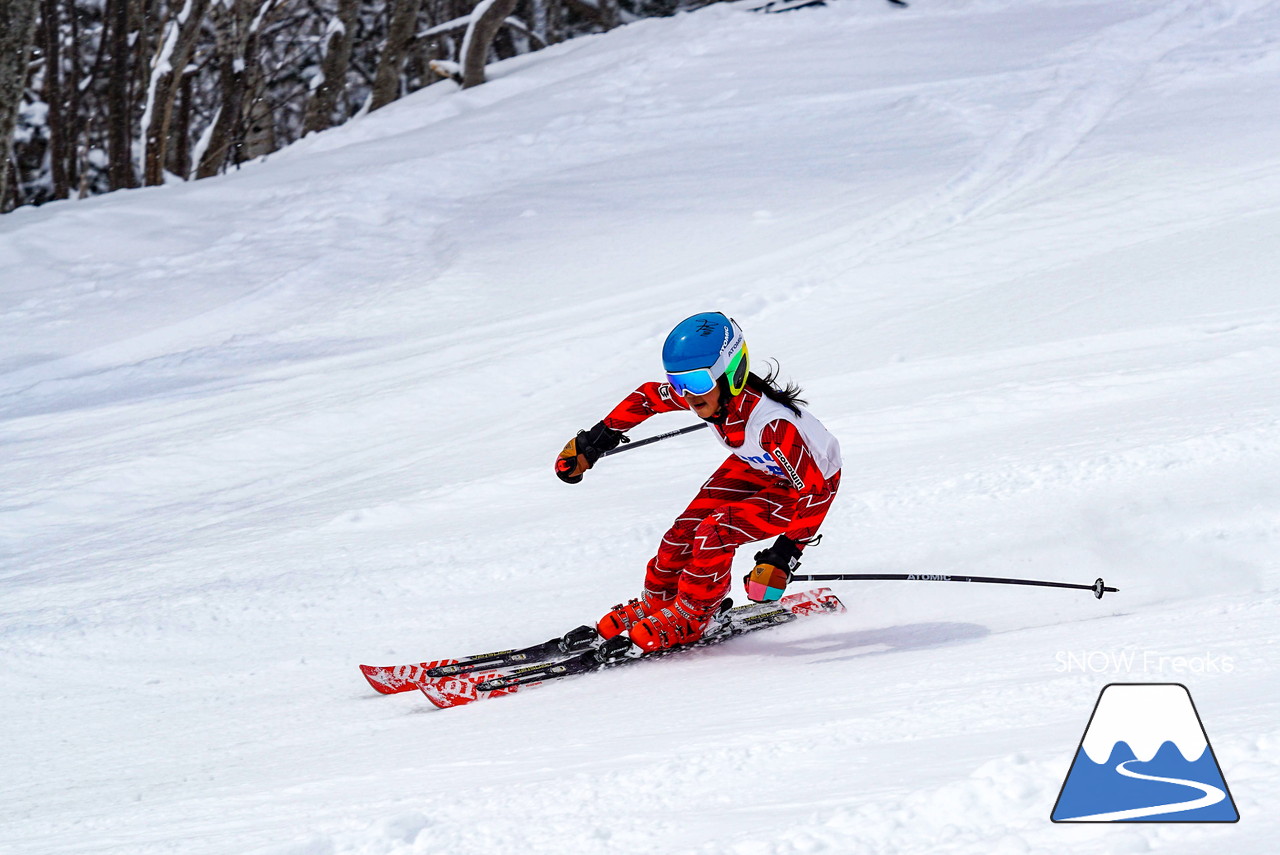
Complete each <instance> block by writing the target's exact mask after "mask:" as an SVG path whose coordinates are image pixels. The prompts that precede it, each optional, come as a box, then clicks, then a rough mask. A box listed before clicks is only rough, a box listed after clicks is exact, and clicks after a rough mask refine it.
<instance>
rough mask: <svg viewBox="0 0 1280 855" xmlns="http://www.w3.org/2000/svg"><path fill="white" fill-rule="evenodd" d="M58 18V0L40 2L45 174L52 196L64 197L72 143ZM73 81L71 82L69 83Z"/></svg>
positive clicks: (60, 22) (68, 186) (67, 182)
mask: <svg viewBox="0 0 1280 855" xmlns="http://www.w3.org/2000/svg"><path fill="white" fill-rule="evenodd" d="M61 30H62V20H61V15H60V14H59V12H58V0H43V2H41V4H40V49H41V51H43V52H44V92H43V96H44V102H45V104H47V105H48V107H49V175H50V177H51V178H52V179H53V198H54V199H65V198H67V196H69V195H70V194H71V183H70V178H69V176H68V167H69V166H70V162H71V158H70V157H69V156H68V153H69V152H70V151H71V148H72V146H71V145H70V140H69V139H68V136H67V132H68V131H69V130H70V128H69V122H68V121H67V117H66V102H65V99H64V98H63V94H62V50H61V46H62V32H61ZM73 85H74V84H73Z"/></svg>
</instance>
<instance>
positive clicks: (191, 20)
mask: <svg viewBox="0 0 1280 855" xmlns="http://www.w3.org/2000/svg"><path fill="white" fill-rule="evenodd" d="M208 7H209V0H186V2H185V3H184V4H183V7H182V11H181V12H179V13H178V17H177V18H175V19H174V20H172V21H170V22H169V25H168V26H167V27H166V28H165V34H164V38H162V39H161V40H160V45H159V47H158V48H157V49H156V56H155V58H154V59H153V60H152V62H151V85H150V86H149V87H148V92H147V107H146V110H145V111H144V112H143V120H142V139H143V144H144V151H145V155H144V158H143V163H144V166H143V180H144V183H145V184H146V185H147V186H148V187H153V186H155V185H157V184H163V183H164V164H165V156H166V153H167V149H168V146H169V128H170V125H171V124H172V122H173V105H174V102H175V101H177V98H178V90H179V88H180V87H181V85H182V78H183V76H184V72H185V71H186V68H187V64H188V63H190V62H191V56H192V54H193V53H194V52H195V49H196V39H197V37H198V36H199V35H200V28H201V27H202V26H203V24H204V13H205V10H206V9H207V8H208Z"/></svg>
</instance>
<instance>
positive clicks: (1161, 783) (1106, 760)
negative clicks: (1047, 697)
mask: <svg viewBox="0 0 1280 855" xmlns="http://www.w3.org/2000/svg"><path fill="white" fill-rule="evenodd" d="M1051 819H1052V820H1053V821H1054V822H1236V821H1237V820H1239V819H1240V814H1239V812H1238V811H1237V810H1236V805H1235V801H1234V800H1233V799H1232V798H1231V792H1230V791H1229V790H1228V789H1227V782H1226V781H1225V780H1224V779H1223V777H1222V770H1221V769H1220V768H1219V767H1218V759H1217V757H1215V756H1214V753H1213V747H1212V746H1210V745H1209V737H1208V736H1207V735H1206V734H1205V731H1204V725H1203V724H1202V723H1201V721H1200V714H1199V713H1198V712H1196V707H1195V704H1194V703H1192V701H1191V693H1190V692H1188V691H1187V687H1186V686H1184V685H1182V684H1181V683H1112V684H1110V685H1108V686H1105V687H1103V689H1102V694H1100V695H1098V703H1097V705H1096V706H1095V707H1094V708H1093V715H1092V716H1091V717H1090V719H1089V724H1088V726H1087V727H1086V728H1085V731H1084V737H1083V738H1082V739H1081V740H1080V747H1079V748H1078V749H1077V750H1076V756H1075V760H1074V761H1072V763H1071V771H1070V772H1068V773H1067V779H1066V780H1065V781H1063V783H1062V791H1061V792H1060V793H1059V794H1058V802H1057V804H1055V805H1054V806H1053V814H1052V815H1051Z"/></svg>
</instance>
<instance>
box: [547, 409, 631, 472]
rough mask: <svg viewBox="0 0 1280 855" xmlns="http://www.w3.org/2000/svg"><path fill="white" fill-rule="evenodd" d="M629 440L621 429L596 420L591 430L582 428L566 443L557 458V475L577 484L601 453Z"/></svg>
mask: <svg viewBox="0 0 1280 855" xmlns="http://www.w3.org/2000/svg"><path fill="white" fill-rule="evenodd" d="M628 441H629V440H628V439H627V437H626V434H624V433H623V432H622V431H620V430H614V429H613V428H611V427H609V426H608V425H606V424H605V423H604V422H596V423H595V425H594V426H593V427H592V428H591V430H580V431H578V435H577V436H575V437H574V438H573V439H571V440H569V441H568V442H567V443H565V446H564V450H563V451H561V452H560V456H559V457H557V458H556V477H557V478H559V479H560V480H561V481H564V482H565V483H566V484H577V483H578V482H579V481H581V480H582V473H584V472H586V471H587V470H588V469H590V468H591V467H592V466H595V465H596V461H597V460H599V459H600V455H602V454H604V453H605V452H606V451H613V449H615V448H617V447H618V443H620V442H628Z"/></svg>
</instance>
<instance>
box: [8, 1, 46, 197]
mask: <svg viewBox="0 0 1280 855" xmlns="http://www.w3.org/2000/svg"><path fill="white" fill-rule="evenodd" d="M37 6H38V3H37V0H0V211H3V210H7V208H6V207H5V206H6V205H7V204H8V202H7V200H8V198H9V172H10V170H11V168H12V166H11V161H12V159H13V129H14V126H15V125H16V124H17V122H18V110H19V109H20V108H21V106H22V91H23V89H24V88H25V87H26V83H27V56H28V54H29V53H30V51H31V39H32V34H33V32H34V31H35V26H36V12H37Z"/></svg>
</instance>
